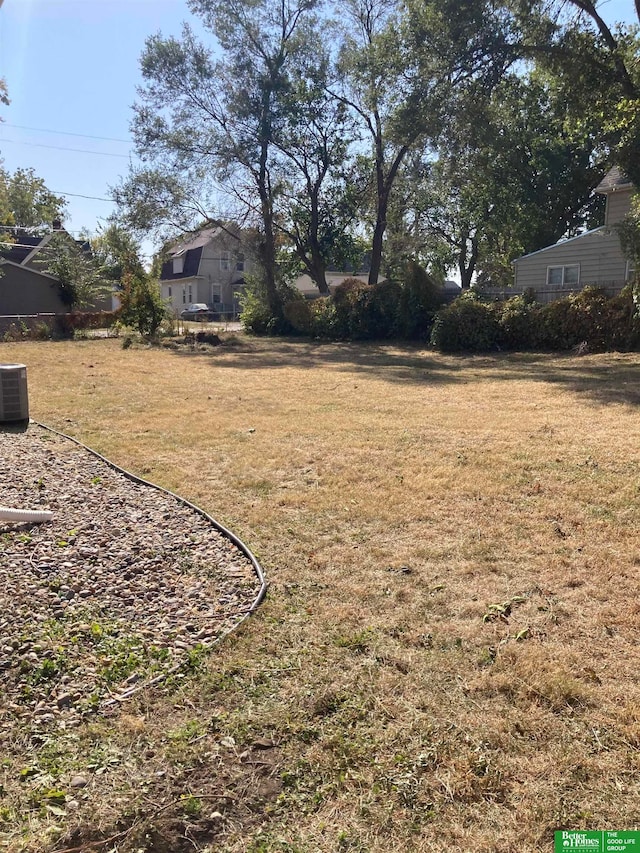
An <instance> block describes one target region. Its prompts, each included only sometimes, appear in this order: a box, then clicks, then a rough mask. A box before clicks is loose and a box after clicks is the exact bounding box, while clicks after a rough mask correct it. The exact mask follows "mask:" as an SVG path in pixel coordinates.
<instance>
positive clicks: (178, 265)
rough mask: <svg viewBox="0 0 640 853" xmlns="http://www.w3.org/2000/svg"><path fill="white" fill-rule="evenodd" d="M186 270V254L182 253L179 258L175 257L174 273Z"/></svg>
mask: <svg viewBox="0 0 640 853" xmlns="http://www.w3.org/2000/svg"><path fill="white" fill-rule="evenodd" d="M183 271H184V255H180V257H179V258H174V259H173V274H174V275H179V274H180V273H181V272H183Z"/></svg>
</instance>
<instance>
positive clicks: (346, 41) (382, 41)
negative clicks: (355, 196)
mask: <svg viewBox="0 0 640 853" xmlns="http://www.w3.org/2000/svg"><path fill="white" fill-rule="evenodd" d="M340 13H341V15H342V16H343V20H344V26H343V37H342V43H341V46H340V53H339V59H338V69H339V72H340V76H341V79H342V84H341V85H340V86H335V87H334V88H333V93H334V95H335V97H336V98H337V99H338V100H340V101H341V102H342V103H344V104H345V105H346V106H347V107H348V108H349V109H350V110H351V111H352V114H353V115H354V117H355V119H356V121H357V122H358V125H359V128H360V134H361V139H362V142H363V143H366V145H367V148H368V150H367V148H365V149H364V152H363V153H364V154H365V156H361V157H360V158H359V163H360V166H361V167H364V168H366V169H367V170H369V171H370V175H371V178H370V198H371V199H372V208H373V217H372V219H373V221H372V234H371V252H370V268H369V283H370V284H375V283H376V282H377V281H378V278H379V275H380V271H381V268H382V261H383V258H382V255H383V247H384V237H385V232H386V229H387V215H388V212H389V205H390V202H391V198H392V191H393V187H394V183H395V181H396V178H397V177H398V173H399V170H400V168H401V166H402V163H403V161H404V160H405V158H406V156H407V154H408V153H409V151H410V150H411V148H412V146H414V145H415V144H416V143H417V141H418V140H419V139H420V138H421V137H422V136H423V135H424V133H425V121H426V119H427V118H428V106H427V102H428V97H427V88H428V87H427V86H425V85H424V84H423V81H421V84H420V86H418V87H417V89H416V87H415V86H414V85H413V84H414V83H415V81H416V78H413V79H412V78H409V77H407V76H406V75H405V70H406V66H405V56H404V52H403V49H402V43H401V40H400V36H399V33H400V27H399V14H400V7H399V4H398V3H396V2H394V0H348V2H347V3H345V4H344V5H343V6H341V7H340ZM418 91H419V93H420V95H421V97H422V99H423V102H424V103H423V109H421V110H419V111H418V110H414V109H413V106H414V105H415V102H416V101H417V100H418Z"/></svg>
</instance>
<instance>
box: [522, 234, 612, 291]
mask: <svg viewBox="0 0 640 853" xmlns="http://www.w3.org/2000/svg"><path fill="white" fill-rule="evenodd" d="M569 264H579V265H580V279H579V282H578V284H577V285H576V286H575V287H574V288H573V289H575V290H581V289H582V288H583V287H586V286H587V285H589V284H595V285H609V286H612V285H614V283H618V284H619V285H620V287H621V286H622V284H623V283H624V280H625V275H626V269H627V262H626V260H625V257H624V255H623V254H622V249H621V247H620V241H619V239H618V236H617V234H616V233H615V231H612V230H610V229H609V228H599V229H597V230H596V231H592V232H590V233H588V234H584V235H583V236H582V237H579V238H578V239H575V240H569V241H565V242H564V243H559V244H558V245H557V246H551V247H550V248H548V249H543V250H542V251H540V252H536V253H535V254H534V255H529V256H528V257H524V258H520V259H518V260H517V261H516V262H515V288H514V291H515V292H516V293H522V292H523V291H525V290H528V289H532V290H534V291H536V293H537V294H538V297H539V298H540V299H542V301H550V300H551V299H553V298H556V294H557V295H558V296H561V295H563V294H564V293H566V291H567V289H568V288H567V286H566V285H565V286H562V285H557V286H553V285H548V284H547V268H548V267H550V266H566V265H569Z"/></svg>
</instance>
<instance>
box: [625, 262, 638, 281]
mask: <svg viewBox="0 0 640 853" xmlns="http://www.w3.org/2000/svg"><path fill="white" fill-rule="evenodd" d="M635 277H636V263H635V261H627V272H626V275H625V277H624V280H625V281H633V280H634V278H635Z"/></svg>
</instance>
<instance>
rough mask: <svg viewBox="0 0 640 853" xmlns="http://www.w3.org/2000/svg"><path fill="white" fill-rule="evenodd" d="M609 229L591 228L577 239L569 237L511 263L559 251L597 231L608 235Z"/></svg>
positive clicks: (603, 227)
mask: <svg viewBox="0 0 640 853" xmlns="http://www.w3.org/2000/svg"><path fill="white" fill-rule="evenodd" d="M610 230H611V229H610V228H607V227H605V226H604V225H601V226H600V227H599V228H592V229H591V231H585V232H584V234H578V236H577V237H569V239H568V240H560V242H559V243H554V244H553V246H545V247H544V249H538V250H537V251H535V252H529V254H528V255H521V256H520V257H519V258H516V259H515V260H514V261H512V263H514V264H517V263H518V262H519V261H524V259H525V258H532V257H533V256H534V255H541V254H542V253H543V252H550V251H551V250H552V249H560V248H562V247H563V246H566V245H567V244H568V243H573V242H575V241H576V240H582V239H583V238H584V237H588V236H589V235H590V234H597V233H598V232H599V231H602V232H604V233H605V234H608V233H609V231H610Z"/></svg>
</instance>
